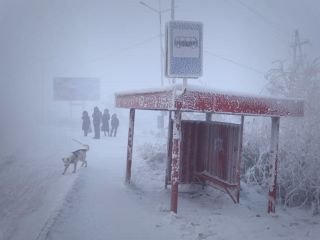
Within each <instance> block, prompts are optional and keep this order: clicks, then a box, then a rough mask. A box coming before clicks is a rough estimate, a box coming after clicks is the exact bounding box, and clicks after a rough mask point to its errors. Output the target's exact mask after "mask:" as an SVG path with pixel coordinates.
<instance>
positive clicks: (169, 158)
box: [164, 111, 173, 189]
mask: <svg viewBox="0 0 320 240" xmlns="http://www.w3.org/2000/svg"><path fill="white" fill-rule="evenodd" d="M171 116H172V111H169V121H168V141H167V166H166V179H165V185H164V188H165V189H167V186H168V183H169V177H170V172H171V162H172V130H173V122H172V118H171Z"/></svg>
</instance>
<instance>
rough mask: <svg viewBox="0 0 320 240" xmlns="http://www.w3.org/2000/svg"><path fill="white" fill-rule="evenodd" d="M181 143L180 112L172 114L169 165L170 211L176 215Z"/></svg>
mask: <svg viewBox="0 0 320 240" xmlns="http://www.w3.org/2000/svg"><path fill="white" fill-rule="evenodd" d="M180 143H181V112H180V111H179V110H177V111H175V112H174V121H173V136H172V163H171V207H170V210H171V211H172V212H174V213H177V210H178V186H179V178H180V176H179V174H180V145H181V144H180Z"/></svg>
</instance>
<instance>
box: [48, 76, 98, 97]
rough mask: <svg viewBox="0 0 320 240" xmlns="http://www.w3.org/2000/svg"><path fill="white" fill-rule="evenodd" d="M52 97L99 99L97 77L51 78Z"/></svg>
mask: <svg viewBox="0 0 320 240" xmlns="http://www.w3.org/2000/svg"><path fill="white" fill-rule="evenodd" d="M53 99H54V100H56V101H97V100H99V99H100V80H99V79H98V78H73V77H72V78H68V77H56V78H54V79H53Z"/></svg>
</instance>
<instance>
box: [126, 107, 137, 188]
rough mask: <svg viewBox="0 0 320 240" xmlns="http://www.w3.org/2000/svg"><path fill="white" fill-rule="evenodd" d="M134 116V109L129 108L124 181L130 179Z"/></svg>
mask: <svg viewBox="0 0 320 240" xmlns="http://www.w3.org/2000/svg"><path fill="white" fill-rule="evenodd" d="M134 117H135V109H133V108H131V109H130V116H129V131H128V147H127V168H126V180H125V181H126V183H127V184H129V183H130V180H131V165H132V149H133V134H134Z"/></svg>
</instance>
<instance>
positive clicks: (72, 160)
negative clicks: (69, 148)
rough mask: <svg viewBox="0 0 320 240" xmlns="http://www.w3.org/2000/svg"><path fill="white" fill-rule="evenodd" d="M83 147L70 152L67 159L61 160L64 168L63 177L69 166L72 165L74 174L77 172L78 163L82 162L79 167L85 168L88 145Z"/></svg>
mask: <svg viewBox="0 0 320 240" xmlns="http://www.w3.org/2000/svg"><path fill="white" fill-rule="evenodd" d="M83 146H84V148H81V149H78V150H76V151H74V152H72V153H71V154H70V155H69V156H68V157H64V158H62V161H63V163H64V167H65V168H64V171H63V173H62V174H63V175H64V174H65V173H66V171H67V169H68V167H69V166H70V164H73V173H75V172H76V171H77V163H78V161H80V162H82V164H81V167H83V166H85V167H87V160H86V155H87V151H89V145H83Z"/></svg>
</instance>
